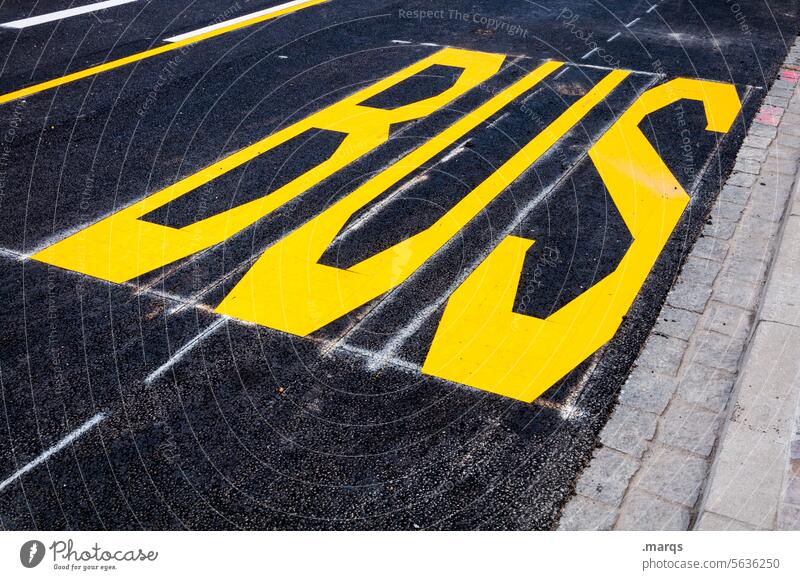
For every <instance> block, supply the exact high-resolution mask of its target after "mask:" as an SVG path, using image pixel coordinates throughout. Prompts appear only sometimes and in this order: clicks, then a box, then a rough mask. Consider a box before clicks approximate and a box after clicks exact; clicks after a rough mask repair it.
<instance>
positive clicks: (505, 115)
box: [488, 113, 510, 129]
mask: <svg viewBox="0 0 800 580" xmlns="http://www.w3.org/2000/svg"><path fill="white" fill-rule="evenodd" d="M509 114H510V113H503V114H502V115H500V116H499V117H497V119H495V120H494V121H492V122H491V123H489V125H488V128H489V129H494V128H495V127H496V126H497V124H498V123H499V122H500V121H502V120H503V119H505V118H506V117H508V115H509Z"/></svg>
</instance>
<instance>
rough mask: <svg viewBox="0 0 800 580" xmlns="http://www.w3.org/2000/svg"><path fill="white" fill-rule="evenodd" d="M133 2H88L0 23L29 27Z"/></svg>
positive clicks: (123, 0)
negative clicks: (74, 6)
mask: <svg viewBox="0 0 800 580" xmlns="http://www.w3.org/2000/svg"><path fill="white" fill-rule="evenodd" d="M131 2H136V0H105V2H96V3H94V4H87V5H86V6H78V7H76V8H67V9H66V10H59V11H58V12H51V13H49V14H40V15H39V16H31V17H30V18H22V19H21V20H13V21H11V22H4V23H3V24H0V26H2V27H3V28H16V29H21V28H28V27H29V26H36V25H37V24H46V23H48V22H55V21H56V20H63V19H65V18H71V17H72V16H80V15H81V14H88V13H90V12H97V11H98V10H105V9H106V8H112V7H114V6H119V5H121V4H130V3H131Z"/></svg>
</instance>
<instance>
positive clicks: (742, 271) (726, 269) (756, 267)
mask: <svg viewBox="0 0 800 580" xmlns="http://www.w3.org/2000/svg"><path fill="white" fill-rule="evenodd" d="M767 265H768V261H767V259H766V257H764V258H753V257H748V256H742V255H736V254H733V255H732V256H731V257H730V258H729V259H727V260H725V265H724V266H723V269H722V275H723V276H731V277H733V278H734V279H735V280H737V281H738V282H746V283H748V284H757V283H759V282H761V281H763V280H764V275H765V273H766V271H767Z"/></svg>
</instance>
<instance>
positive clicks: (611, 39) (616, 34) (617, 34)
mask: <svg viewBox="0 0 800 580" xmlns="http://www.w3.org/2000/svg"><path fill="white" fill-rule="evenodd" d="M619 35H620V33H619V32H617V33H615V34H614V35H612V36H611V38H609V39H608V40H606V42H612V41H613V40H614V39H615V38H617V37H618V36H619Z"/></svg>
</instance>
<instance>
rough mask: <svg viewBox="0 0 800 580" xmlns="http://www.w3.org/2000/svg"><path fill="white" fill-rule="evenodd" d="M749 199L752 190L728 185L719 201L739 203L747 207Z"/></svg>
mask: <svg viewBox="0 0 800 580" xmlns="http://www.w3.org/2000/svg"><path fill="white" fill-rule="evenodd" d="M749 198H750V189H749V188H747V187H738V186H736V185H726V186H725V187H723V188H722V191H720V193H719V199H720V200H721V201H727V202H730V203H738V204H739V205H745V204H746V203H747V200H748V199H749Z"/></svg>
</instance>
